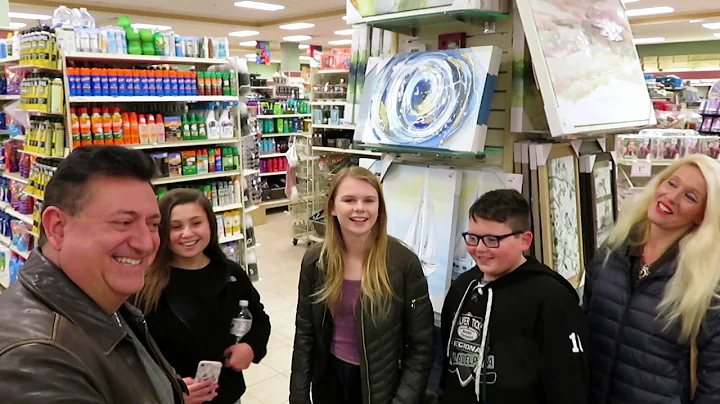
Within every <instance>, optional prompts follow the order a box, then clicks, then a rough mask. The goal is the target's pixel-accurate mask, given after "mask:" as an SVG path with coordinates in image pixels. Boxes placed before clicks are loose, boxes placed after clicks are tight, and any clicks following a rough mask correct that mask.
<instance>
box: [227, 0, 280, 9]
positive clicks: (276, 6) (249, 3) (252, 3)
mask: <svg viewBox="0 0 720 404" xmlns="http://www.w3.org/2000/svg"><path fill="white" fill-rule="evenodd" d="M235 7H243V8H252V9H255V10H263V11H280V10H284V9H285V6H281V5H280V4H270V3H262V2H259V1H238V2H236V3H235Z"/></svg>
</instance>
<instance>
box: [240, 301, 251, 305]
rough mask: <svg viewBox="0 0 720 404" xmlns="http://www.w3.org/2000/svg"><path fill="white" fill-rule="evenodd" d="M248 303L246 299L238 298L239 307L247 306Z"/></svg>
mask: <svg viewBox="0 0 720 404" xmlns="http://www.w3.org/2000/svg"><path fill="white" fill-rule="evenodd" d="M249 304H250V303H249V302H248V301H247V300H240V306H241V307H247V306H248V305H249Z"/></svg>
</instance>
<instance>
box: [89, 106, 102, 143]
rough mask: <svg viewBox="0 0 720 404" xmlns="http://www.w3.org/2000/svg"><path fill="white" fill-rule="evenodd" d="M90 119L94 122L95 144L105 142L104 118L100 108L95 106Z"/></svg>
mask: <svg viewBox="0 0 720 404" xmlns="http://www.w3.org/2000/svg"><path fill="white" fill-rule="evenodd" d="M90 121H91V122H92V134H93V144H105V136H104V133H103V119H102V115H100V108H93V110H92V116H90Z"/></svg>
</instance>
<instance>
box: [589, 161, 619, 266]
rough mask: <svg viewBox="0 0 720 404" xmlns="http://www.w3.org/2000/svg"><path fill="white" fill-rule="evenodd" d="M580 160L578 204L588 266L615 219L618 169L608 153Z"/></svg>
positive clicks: (608, 233)
mask: <svg viewBox="0 0 720 404" xmlns="http://www.w3.org/2000/svg"><path fill="white" fill-rule="evenodd" d="M580 160H581V164H580V166H581V170H580V171H581V172H580V195H581V199H580V206H581V208H582V209H581V210H582V226H583V229H584V234H583V249H584V251H585V254H584V255H585V265H586V266H587V265H588V264H589V263H590V260H592V258H593V256H594V254H595V251H597V249H598V248H599V247H600V246H601V245H602V244H603V242H605V239H607V237H608V236H609V235H610V231H612V227H613V225H614V224H615V220H616V219H617V171H616V170H615V163H614V161H613V159H612V156H611V155H610V153H598V154H592V155H587V156H580Z"/></svg>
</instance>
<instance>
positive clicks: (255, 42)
mask: <svg viewBox="0 0 720 404" xmlns="http://www.w3.org/2000/svg"><path fill="white" fill-rule="evenodd" d="M239 45H240V46H252V47H253V48H254V47H256V46H257V41H245V42H240V43H239Z"/></svg>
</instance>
